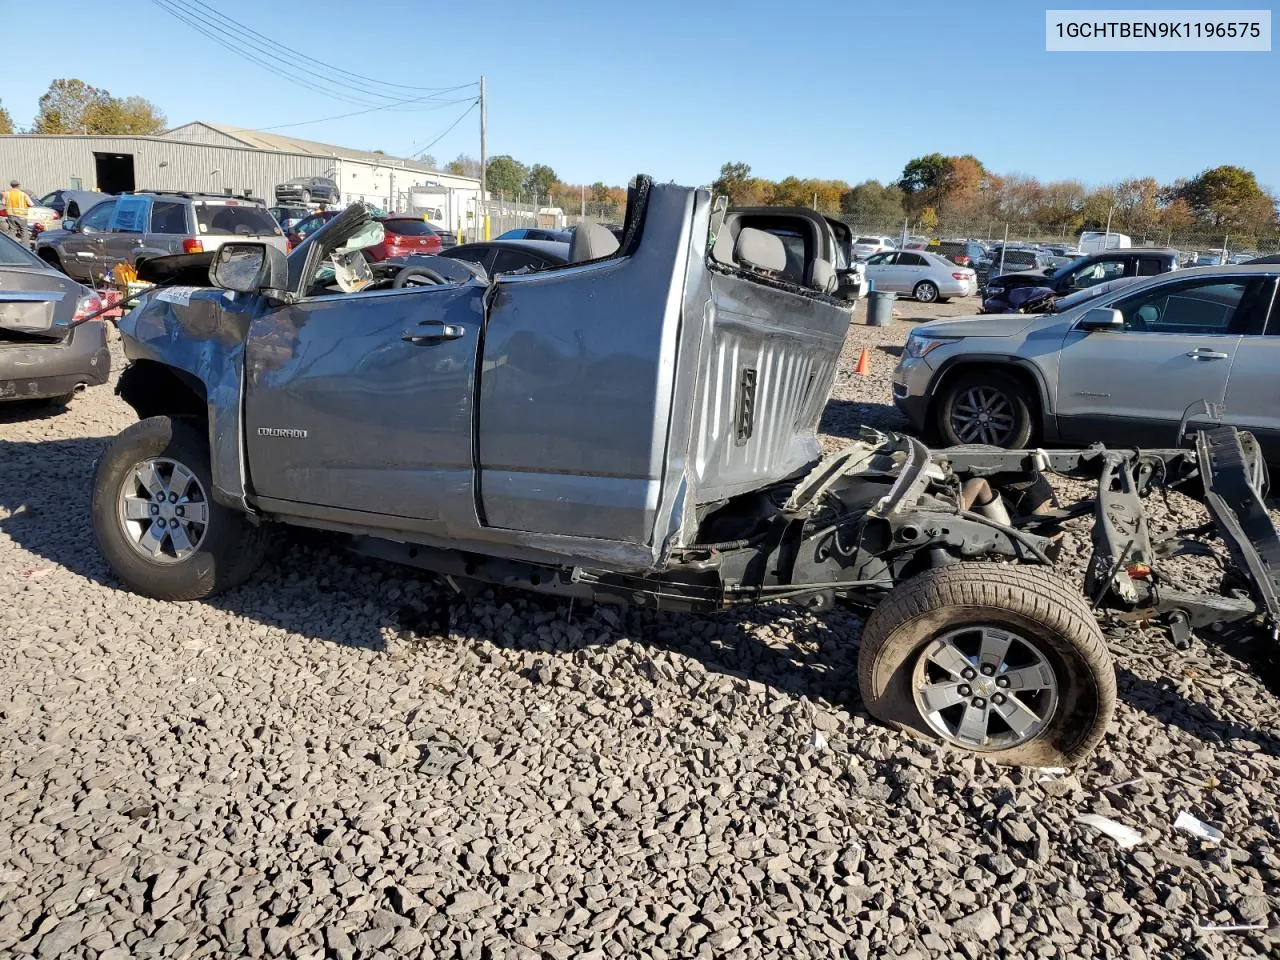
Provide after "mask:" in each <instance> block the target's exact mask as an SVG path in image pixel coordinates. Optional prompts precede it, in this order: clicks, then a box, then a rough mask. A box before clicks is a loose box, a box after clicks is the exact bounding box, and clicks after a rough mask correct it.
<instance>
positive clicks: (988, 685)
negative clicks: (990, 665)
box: [969, 676, 998, 697]
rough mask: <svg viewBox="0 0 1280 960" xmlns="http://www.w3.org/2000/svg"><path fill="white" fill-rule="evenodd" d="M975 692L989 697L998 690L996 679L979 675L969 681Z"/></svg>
mask: <svg viewBox="0 0 1280 960" xmlns="http://www.w3.org/2000/svg"><path fill="white" fill-rule="evenodd" d="M969 686H971V687H972V688H973V692H974V693H976V694H977V695H978V696H980V697H989V696H991V695H992V694H994V693H995V692H996V690H997V689H998V688H997V687H996V681H995V679H994V678H992V677H984V676H977V677H974V678H973V679H972V680H970V681H969Z"/></svg>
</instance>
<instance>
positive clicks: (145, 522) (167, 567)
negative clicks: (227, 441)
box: [90, 417, 265, 600]
mask: <svg viewBox="0 0 1280 960" xmlns="http://www.w3.org/2000/svg"><path fill="white" fill-rule="evenodd" d="M212 491H213V481H212V475H211V470H210V467H209V440H208V437H207V435H205V434H204V433H203V432H202V431H201V430H200V429H199V428H198V427H197V426H196V424H195V422H193V421H190V420H185V419H181V418H172V417H151V418H149V419H147V420H143V421H141V422H140V423H136V424H134V425H133V426H132V427H129V428H128V429H127V430H125V431H124V432H122V433H121V434H120V435H119V436H117V437H116V438H115V439H114V440H112V441H111V442H110V443H109V444H107V448H106V450H105V451H103V454H102V457H101V459H100V460H99V461H98V468H97V471H96V472H95V474H94V478H93V499H92V503H91V508H90V510H91V514H92V517H93V530H94V534H95V536H96V537H97V540H98V547H99V549H100V550H101V551H102V555H103V556H104V557H105V558H106V561H107V563H108V565H109V566H110V567H111V569H112V571H113V572H114V573H115V574H116V576H118V577H119V578H120V579H121V580H123V581H124V583H125V585H126V586H127V587H128V588H129V589H130V590H133V591H135V592H137V593H141V594H144V595H146V596H148V597H155V598H156V599H157V600H200V599H203V598H205V597H210V596H213V595H214V594H216V593H219V592H221V591H223V590H226V589H228V588H230V587H233V586H236V585H237V584H240V583H243V582H244V581H245V580H247V579H248V578H249V576H250V575H251V574H252V573H253V571H254V570H255V569H257V567H258V565H259V564H260V563H261V562H262V557H263V553H264V549H265V536H264V533H263V531H262V528H261V527H258V526H255V525H253V524H252V523H250V522H249V520H248V518H246V517H245V516H244V515H243V514H242V513H240V512H238V511H236V510H232V509H230V508H228V507H224V506H222V505H220V504H218V503H215V502H214V500H213V498H212V496H211V493H212Z"/></svg>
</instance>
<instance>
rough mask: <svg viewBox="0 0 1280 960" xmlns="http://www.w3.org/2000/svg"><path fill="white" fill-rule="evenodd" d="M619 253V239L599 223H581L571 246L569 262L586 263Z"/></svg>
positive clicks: (575, 231) (574, 233)
mask: <svg viewBox="0 0 1280 960" xmlns="http://www.w3.org/2000/svg"><path fill="white" fill-rule="evenodd" d="M617 252H618V238H617V237H615V236H614V235H613V234H612V233H610V232H609V231H608V230H607V229H606V228H604V227H602V226H600V224H598V223H590V222H588V223H580V224H578V228H577V229H576V230H574V231H573V241H572V242H571V243H570V244H569V262H570V263H586V262H587V261H588V260H599V259H600V258H601V257H607V256H610V255H612V254H615V253H617Z"/></svg>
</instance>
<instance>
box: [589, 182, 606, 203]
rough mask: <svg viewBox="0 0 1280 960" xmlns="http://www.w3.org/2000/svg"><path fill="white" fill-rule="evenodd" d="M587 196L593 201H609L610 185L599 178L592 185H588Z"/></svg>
mask: <svg viewBox="0 0 1280 960" xmlns="http://www.w3.org/2000/svg"><path fill="white" fill-rule="evenodd" d="M587 198H588V199H589V200H590V201H591V202H592V203H608V202H609V187H607V186H606V185H605V184H604V182H603V181H600V180H597V181H596V182H595V183H593V184H592V185H591V186H589V187H587Z"/></svg>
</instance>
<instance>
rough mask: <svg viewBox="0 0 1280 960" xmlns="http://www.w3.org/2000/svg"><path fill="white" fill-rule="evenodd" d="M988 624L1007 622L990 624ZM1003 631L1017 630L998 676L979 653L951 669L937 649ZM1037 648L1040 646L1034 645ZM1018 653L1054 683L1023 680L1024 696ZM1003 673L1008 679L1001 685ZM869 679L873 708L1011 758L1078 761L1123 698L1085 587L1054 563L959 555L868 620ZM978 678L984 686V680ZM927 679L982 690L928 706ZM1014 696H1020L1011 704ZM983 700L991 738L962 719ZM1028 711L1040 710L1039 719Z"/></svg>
mask: <svg viewBox="0 0 1280 960" xmlns="http://www.w3.org/2000/svg"><path fill="white" fill-rule="evenodd" d="M982 628H988V629H989V630H992V631H996V632H995V633H994V634H990V633H989V634H982V633H980V632H979V631H980V630H981V629H982ZM1002 633H1003V634H1004V635H1006V636H1007V635H1010V634H1011V635H1013V636H1014V637H1015V639H1014V640H1012V641H1011V642H1010V643H1009V645H1008V652H1007V653H1005V654H1003V655H1002V656H1003V659H1002V661H1001V666H1000V667H998V668H997V669H996V671H995V673H994V674H993V675H991V676H983V675H979V674H978V673H977V672H976V671H975V670H973V669H972V668H973V667H974V666H977V664H975V663H974V662H973V661H972V660H970V661H969V662H968V663H967V664H966V667H965V669H966V671H967V672H966V673H955V672H947V671H945V670H942V671H941V672H940V670H941V668H940V667H939V666H938V664H937V661H935V660H933V659H932V658H931V657H929V656H928V655H930V654H931V653H933V652H934V651H938V650H939V648H940V646H941V647H945V646H946V644H947V642H948V638H953V639H952V641H951V642H952V643H953V649H964V648H965V646H966V645H968V646H970V647H972V646H973V645H974V644H975V643H978V646H979V648H980V646H981V644H980V642H979V641H980V640H984V639H985V638H986V637H989V636H994V638H995V639H996V640H998V639H999V637H1000V636H1001V634H1002ZM975 638H978V639H976V640H975ZM1028 652H1034V653H1035V655H1036V657H1032V658H1029V657H1027V656H1026V654H1027V653H1028ZM1036 658H1038V659H1036ZM943 659H945V657H944V658H943ZM1010 661H1012V662H1013V663H1017V662H1020V661H1027V662H1029V663H1031V664H1032V665H1033V666H1031V667H1028V668H1026V669H1033V670H1034V671H1035V673H1034V674H1031V675H1033V676H1035V677H1038V678H1041V679H1043V678H1044V677H1045V676H1046V674H1045V673H1044V670H1045V669H1048V670H1049V671H1051V675H1052V682H1053V685H1054V689H1053V691H1052V694H1051V693H1050V691H1049V689H1048V687H1046V688H1044V689H1041V690H1039V691H1034V692H1033V691H1030V690H1024V691H1022V692H1020V693H1019V694H1018V696H1017V697H1014V696H1013V695H1011V694H1008V693H1002V692H1001V691H1002V690H1008V689H1010V688H1009V686H1008V685H1007V684H1008V682H1009V680H1010V679H1011V678H1012V679H1016V678H1017V676H1018V675H1019V673H1020V672H1021V671H1022V670H1023V668H1019V667H1016V666H1011V665H1009V664H1010ZM952 662H953V663H954V662H957V661H952ZM958 662H960V663H964V661H963V660H961V661H958ZM970 674H972V675H973V676H972V678H971V682H973V683H974V684H975V687H972V688H971V687H968V686H963V685H962V684H965V683H967V682H970V680H967V679H966V678H967V677H969V675H970ZM1002 678H1004V679H1005V680H1006V686H1003V687H1002V686H998V684H999V682H1000V680H1001V679H1002ZM953 681H954V682H953ZM1037 682H1040V681H1037ZM858 683H859V686H860V688H861V692H862V699H863V702H864V703H866V705H867V709H868V710H869V711H870V712H871V714H872V715H873V716H875V717H876V718H878V719H880V720H881V721H883V722H885V723H888V724H890V725H892V726H895V727H897V728H899V729H902V730H905V731H907V732H911V733H915V734H918V735H922V736H924V737H927V738H929V739H931V740H935V741H941V742H943V743H948V744H949V745H951V746H956V747H958V748H960V749H964V750H968V751H970V752H973V753H978V754H981V755H983V756H985V757H986V758H987V759H989V760H992V761H994V762H996V763H1002V764H1010V765H1025V766H1039V767H1054V766H1060V767H1069V766H1073V765H1075V764H1077V763H1079V762H1080V761H1081V760H1083V759H1084V758H1085V757H1087V756H1088V755H1089V754H1090V753H1091V752H1092V751H1093V749H1094V748H1095V747H1096V746H1097V745H1098V743H1099V742H1100V741H1101V740H1102V737H1103V735H1104V734H1105V733H1106V729H1107V723H1108V721H1109V720H1110V719H1111V715H1112V713H1113V712H1114V710H1115V703H1116V674H1115V667H1114V666H1113V665H1112V662H1111V655H1110V653H1109V652H1108V650H1107V646H1106V642H1105V641H1104V640H1103V637H1102V632H1101V631H1100V630H1099V629H1098V624H1097V621H1096V620H1095V619H1094V617H1093V614H1092V612H1091V611H1090V610H1089V607H1088V606H1087V604H1086V603H1085V602H1084V598H1083V597H1082V596H1081V594H1080V592H1079V591H1078V590H1076V589H1075V588H1074V587H1073V586H1072V585H1071V584H1069V583H1068V582H1066V581H1065V580H1063V579H1062V578H1061V577H1060V576H1058V575H1057V574H1056V573H1053V572H1052V571H1049V570H1045V569H1042V568H1041V569H1033V568H1030V567H1020V566H1011V565H1005V564H1001V565H996V564H991V563H958V564H955V565H953V566H949V567H942V568H940V569H934V570H928V571H925V572H924V573H922V574H920V575H919V576H916V577H914V578H912V579H910V580H908V581H907V582H905V583H903V584H900V585H899V586H897V587H895V588H894V589H893V590H892V591H891V592H890V593H889V595H888V596H887V597H886V598H885V599H884V601H883V602H881V604H880V605H879V606H878V607H877V608H876V609H875V611H874V612H873V613H872V614H871V616H870V617H869V618H868V620H867V623H866V626H865V627H864V628H863V631H862V646H861V649H860V650H859V652H858ZM979 683H981V684H983V689H977V688H976V685H977V684H979ZM926 687H927V688H930V689H933V690H943V691H944V692H945V691H946V690H958V691H960V693H961V694H963V695H964V696H966V697H968V696H970V695H972V696H971V697H970V699H960V700H959V701H958V702H957V703H955V704H954V705H952V706H945V707H944V708H943V709H940V710H937V711H935V712H931V713H930V714H929V715H928V716H926V713H925V711H924V709H923V707H922V703H923V702H924V701H923V695H922V694H919V693H918V692H917V691H918V690H920V689H923V688H926ZM988 688H989V689H988ZM964 691H968V693H967V694H965V693H964ZM993 691H994V692H993ZM981 694H987V695H988V699H989V701H990V702H987V701H985V700H983V699H982V697H981V696H980V695H981ZM938 696H943V694H938ZM997 698H1003V699H1000V703H1002V704H1004V706H1000V707H997V706H996V701H997ZM1015 699H1016V700H1018V701H1020V706H1017V707H1014V706H1012V703H1013V701H1014V700H1015ZM975 700H980V701H982V702H981V703H979V704H977V705H976V706H974V707H973V708H974V709H975V710H977V711H978V712H977V713H976V714H975V716H981V715H983V711H982V710H981V709H979V708H982V707H985V716H986V717H987V718H988V719H987V720H985V721H983V722H982V723H981V724H979V726H978V728H977V729H979V730H983V731H985V732H986V733H987V734H988V736H986V737H984V738H983V740H984V741H985V742H983V743H977V742H974V738H967V737H964V736H960V735H959V733H958V731H959V730H960V727H959V721H960V720H961V719H963V718H966V717H967V716H968V715H969V713H968V712H969V710H970V709H971V706H973V704H974V701H975ZM935 702H938V703H945V700H941V701H935ZM1023 708H1027V709H1026V711H1025V712H1024V710H1023ZM1004 713H1009V714H1012V715H1013V716H1014V717H1015V718H1016V720H1017V722H1018V723H1019V724H1022V723H1026V724H1027V726H1026V728H1025V729H1024V730H1022V731H1021V732H1019V731H1018V730H1015V728H1014V726H1012V725H1010V724H1006V723H1005V722H1004V719H1003V714H1004ZM1029 717H1036V718H1037V719H1036V722H1034V723H1031V722H1030V721H1029V719H1028V718H1029ZM948 730H949V731H951V734H952V735H948V733H947V732H946V731H948Z"/></svg>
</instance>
